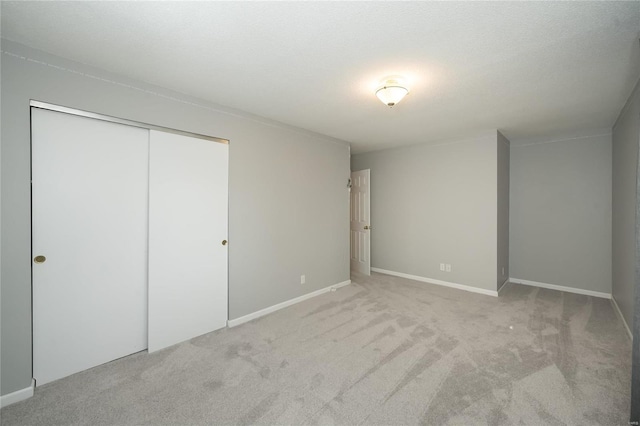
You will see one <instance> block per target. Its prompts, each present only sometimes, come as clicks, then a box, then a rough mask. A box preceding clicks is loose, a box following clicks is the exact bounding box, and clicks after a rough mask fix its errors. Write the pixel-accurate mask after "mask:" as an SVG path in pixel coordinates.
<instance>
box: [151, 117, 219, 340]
mask: <svg viewBox="0 0 640 426" xmlns="http://www.w3.org/2000/svg"><path fill="white" fill-rule="evenodd" d="M150 135H151V137H150V156H149V352H152V351H155V350H159V349H162V348H165V347H167V346H170V345H173V344H176V343H179V342H181V341H184V340H187V339H191V338H193V337H196V336H199V335H201V334H204V333H208V332H210V331H213V330H216V329H219V328H222V327H225V326H226V322H227V246H226V245H223V240H224V242H225V244H226V239H227V222H228V214H227V206H228V155H229V153H228V145H226V144H222V143H217V142H213V141H209V140H203V139H196V138H191V137H187V136H183V135H177V134H172V133H165V132H159V131H154V130H151V133H150Z"/></svg>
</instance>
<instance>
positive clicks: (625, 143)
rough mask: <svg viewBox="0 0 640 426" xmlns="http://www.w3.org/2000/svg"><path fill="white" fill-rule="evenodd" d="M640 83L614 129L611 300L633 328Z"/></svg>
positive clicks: (639, 138)
mask: <svg viewBox="0 0 640 426" xmlns="http://www.w3.org/2000/svg"><path fill="white" fill-rule="evenodd" d="M639 140H640V82H638V84H636V87H635V90H634V91H633V92H632V93H631V96H630V97H629V100H628V101H627V104H626V105H625V107H624V108H623V110H622V112H621V113H620V116H619V117H618V120H617V121H616V124H615V125H614V127H613V227H612V231H613V275H612V276H613V298H614V299H615V300H616V302H617V303H618V306H619V307H620V311H622V315H623V316H624V319H625V321H626V322H627V324H628V325H629V327H632V326H633V321H632V320H633V300H634V299H633V295H634V273H635V253H636V242H635V226H636V205H637V198H636V174H637V166H638V143H639Z"/></svg>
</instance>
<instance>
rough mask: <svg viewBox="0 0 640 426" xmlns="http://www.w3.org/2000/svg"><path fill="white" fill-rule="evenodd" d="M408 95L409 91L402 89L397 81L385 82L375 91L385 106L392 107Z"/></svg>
mask: <svg viewBox="0 0 640 426" xmlns="http://www.w3.org/2000/svg"><path fill="white" fill-rule="evenodd" d="M408 93H409V89H407V88H406V87H404V86H403V85H402V84H400V82H398V80H396V79H394V80H387V81H385V82H384V83H383V85H382V87H380V88H379V89H378V90H376V96H377V97H378V99H380V100H381V101H382V103H383V104H385V105H387V106H390V107H392V106H394V105H395V104H397V103H398V102H400V101H401V100H402V98H404V97H405V96H406V95H407V94H408Z"/></svg>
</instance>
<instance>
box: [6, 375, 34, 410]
mask: <svg viewBox="0 0 640 426" xmlns="http://www.w3.org/2000/svg"><path fill="white" fill-rule="evenodd" d="M35 387H36V384H35V381H34V380H33V379H31V386H29V387H28V388H24V389H20V390H18V391H15V392H12V393H9V394H6V395H2V396H0V408H4V407H6V406H7V405H11V404H15V403H16V402H20V401H24V400H25V399H29V398H31V397H32V396H33V389H34V388H35Z"/></svg>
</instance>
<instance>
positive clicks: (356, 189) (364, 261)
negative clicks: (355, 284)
mask: <svg viewBox="0 0 640 426" xmlns="http://www.w3.org/2000/svg"><path fill="white" fill-rule="evenodd" d="M369 177H370V171H369V169H367V170H361V171H359V172H353V173H351V270H352V271H357V272H360V273H362V274H366V275H371V235H370V232H371V226H370V218H371V217H370V197H369V194H370V192H369V190H370V183H369Z"/></svg>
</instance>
